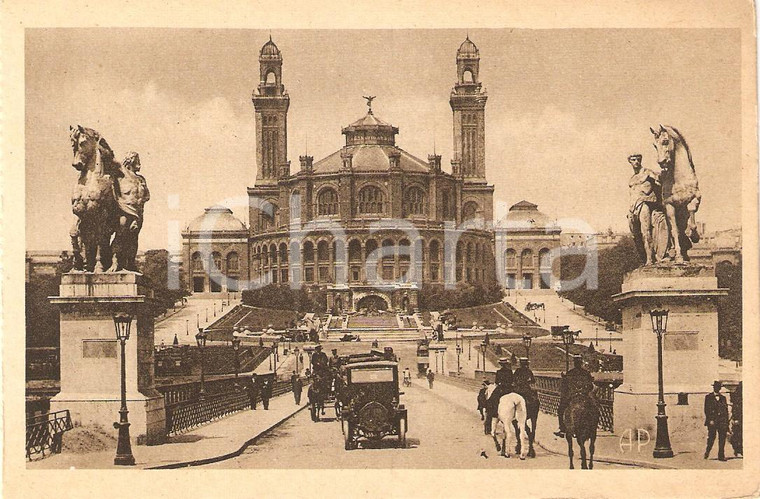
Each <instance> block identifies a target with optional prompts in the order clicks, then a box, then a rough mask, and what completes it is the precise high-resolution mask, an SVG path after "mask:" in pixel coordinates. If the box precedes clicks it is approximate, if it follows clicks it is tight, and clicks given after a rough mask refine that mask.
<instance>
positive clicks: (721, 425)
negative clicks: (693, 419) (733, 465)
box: [705, 381, 728, 461]
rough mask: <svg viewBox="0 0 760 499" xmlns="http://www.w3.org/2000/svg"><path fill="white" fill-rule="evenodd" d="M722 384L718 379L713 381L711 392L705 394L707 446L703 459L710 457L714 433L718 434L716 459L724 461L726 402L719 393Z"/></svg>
mask: <svg viewBox="0 0 760 499" xmlns="http://www.w3.org/2000/svg"><path fill="white" fill-rule="evenodd" d="M722 387H723V384H722V383H721V382H720V381H716V382H714V383H713V392H712V393H708V394H707V395H705V426H707V448H706V449H705V459H707V458H709V457H710V451H711V450H712V446H713V444H714V443H715V434H716V433H717V434H718V460H720V461H725V460H726V455H725V451H724V448H725V446H726V433H727V432H728V402H727V401H726V397H725V396H724V395H723V394H722V393H720V389H721V388H722Z"/></svg>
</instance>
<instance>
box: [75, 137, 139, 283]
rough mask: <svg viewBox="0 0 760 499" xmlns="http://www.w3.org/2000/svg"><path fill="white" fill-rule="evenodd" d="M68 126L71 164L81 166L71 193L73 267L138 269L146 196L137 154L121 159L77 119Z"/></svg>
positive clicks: (113, 270)
mask: <svg viewBox="0 0 760 499" xmlns="http://www.w3.org/2000/svg"><path fill="white" fill-rule="evenodd" d="M69 129H70V132H71V135H70V138H71V147H72V148H73V150H74V159H73V160H72V163H71V166H73V167H74V168H75V169H76V170H78V171H79V179H78V180H77V183H76V184H75V185H74V191H73V194H72V196H71V207H72V211H73V212H74V215H76V217H77V220H76V222H75V223H74V226H73V227H72V229H71V233H70V236H71V246H72V249H73V252H74V270H76V271H80V272H84V271H86V272H103V271H107V272H117V271H133V272H136V271H137V265H136V262H135V258H136V256H137V243H138V237H139V234H140V229H142V224H143V209H144V206H145V203H146V202H148V200H149V199H150V192H149V191H148V185H147V183H146V181H145V178H144V177H143V176H142V175H140V174H139V171H140V156H139V155H138V154H137V153H135V152H129V153H127V155H126V157H125V158H124V161H123V162H121V163H119V162H118V161H116V160H114V153H113V150H112V149H111V147H110V146H109V145H108V143H107V142H106V140H105V139H104V138H103V137H102V136H101V135H100V133H98V132H97V131H95V130H93V129H91V128H85V127H82V126H80V125H77V126H76V127H69Z"/></svg>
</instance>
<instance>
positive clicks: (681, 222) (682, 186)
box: [649, 125, 702, 263]
mask: <svg viewBox="0 0 760 499" xmlns="http://www.w3.org/2000/svg"><path fill="white" fill-rule="evenodd" d="M649 130H650V131H651V132H652V134H653V135H654V148H655V150H656V151H657V163H658V164H659V165H660V168H661V169H662V173H660V183H661V185H662V204H663V207H664V208H665V217H666V220H667V223H668V230H669V232H670V243H671V246H672V248H673V252H674V255H673V259H674V261H675V262H676V263H683V262H684V261H688V260H689V256H688V253H687V252H688V250H689V249H690V248H691V246H692V243H696V242H698V241H699V233H698V232H697V224H696V221H695V214H696V212H697V210H698V209H699V204H700V202H701V200H702V194H701V193H700V191H699V183H698V181H697V175H696V173H695V169H694V163H693V161H692V159H691V151H690V150H689V146H688V145H687V144H686V140H684V138H683V135H681V133H680V132H679V131H678V130H676V129H675V128H673V127H671V126H662V125H660V128H659V129H658V130H657V131H655V130H654V129H652V128H650V129H649ZM687 233H688V234H687Z"/></svg>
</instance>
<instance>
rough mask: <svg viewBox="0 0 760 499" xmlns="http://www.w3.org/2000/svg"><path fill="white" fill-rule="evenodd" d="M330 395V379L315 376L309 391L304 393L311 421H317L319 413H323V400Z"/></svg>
mask: <svg viewBox="0 0 760 499" xmlns="http://www.w3.org/2000/svg"><path fill="white" fill-rule="evenodd" d="M329 393H330V378H328V377H327V376H324V375H318V374H315V375H314V376H313V378H312V383H311V385H309V390H308V392H307V393H306V395H307V397H308V398H309V410H310V411H311V420H312V421H315V422H316V421H319V413H320V411H321V412H322V413H324V410H325V399H326V398H327V396H328V395H329Z"/></svg>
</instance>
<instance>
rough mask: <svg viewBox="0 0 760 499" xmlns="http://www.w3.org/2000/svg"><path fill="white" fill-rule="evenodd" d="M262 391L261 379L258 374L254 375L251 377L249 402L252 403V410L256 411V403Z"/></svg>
mask: <svg viewBox="0 0 760 499" xmlns="http://www.w3.org/2000/svg"><path fill="white" fill-rule="evenodd" d="M260 391H261V385H260V384H259V377H258V375H257V374H256V373H253V374H252V375H251V382H250V384H249V385H248V400H249V401H250V403H251V410H254V411H255V410H256V402H257V401H258V398H259V392H260Z"/></svg>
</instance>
